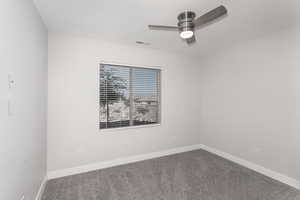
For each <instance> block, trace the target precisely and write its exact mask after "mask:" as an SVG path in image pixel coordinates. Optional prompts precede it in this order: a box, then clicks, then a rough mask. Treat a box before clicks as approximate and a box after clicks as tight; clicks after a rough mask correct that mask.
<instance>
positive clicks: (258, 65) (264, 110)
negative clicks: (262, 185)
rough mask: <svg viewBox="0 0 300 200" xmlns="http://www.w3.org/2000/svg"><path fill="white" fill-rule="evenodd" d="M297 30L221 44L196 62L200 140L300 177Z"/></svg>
mask: <svg viewBox="0 0 300 200" xmlns="http://www.w3.org/2000/svg"><path fill="white" fill-rule="evenodd" d="M299 34H300V31H299V29H297V28H296V27H293V28H292V27H291V28H290V29H286V30H284V31H282V32H276V33H273V34H269V35H266V36H265V37H260V38H258V39H256V40H252V41H248V42H244V43H242V44H239V45H235V46H232V47H228V48H226V49H225V50H224V51H221V52H218V53H216V54H215V55H211V56H210V57H208V58H206V59H205V60H203V59H202V60H201V61H200V63H201V65H200V66H199V75H200V77H199V80H200V82H199V90H198V91H199V93H201V98H200V99H199V103H200V110H199V113H200V115H199V124H200V126H199V131H200V133H201V142H202V143H203V144H205V145H208V146H211V147H214V148H216V149H219V150H222V151H225V152H227V153H230V154H232V155H235V156H238V157H240V158H243V159H246V160H248V161H251V162H254V163H256V164H259V165H262V166H264V167H266V168H269V169H272V170H275V171H277V172H281V173H283V174H285V175H288V176H290V177H292V178H296V179H298V180H300V156H299V152H300V145H299V144H300V134H299V133H300V123H299V122H300V79H299V77H300V68H299V65H300V57H299V52H300V39H299Z"/></svg>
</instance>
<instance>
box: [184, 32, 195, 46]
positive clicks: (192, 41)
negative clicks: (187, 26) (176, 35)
mask: <svg viewBox="0 0 300 200" xmlns="http://www.w3.org/2000/svg"><path fill="white" fill-rule="evenodd" d="M195 42H196V37H195V34H194V35H193V37H191V38H188V39H186V43H187V44H188V45H191V44H194V43H195Z"/></svg>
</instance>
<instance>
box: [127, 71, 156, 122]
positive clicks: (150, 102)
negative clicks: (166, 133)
mask: <svg viewBox="0 0 300 200" xmlns="http://www.w3.org/2000/svg"><path fill="white" fill-rule="evenodd" d="M132 70H133V71H132V98H133V117H132V118H133V125H145V124H153V123H158V122H159V95H158V94H159V76H158V70H153V69H144V68H133V69H132Z"/></svg>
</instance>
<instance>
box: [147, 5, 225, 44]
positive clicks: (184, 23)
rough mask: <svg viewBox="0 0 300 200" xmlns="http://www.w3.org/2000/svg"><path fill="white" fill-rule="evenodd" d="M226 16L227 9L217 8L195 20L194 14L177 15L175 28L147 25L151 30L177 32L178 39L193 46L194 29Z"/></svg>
mask: <svg viewBox="0 0 300 200" xmlns="http://www.w3.org/2000/svg"><path fill="white" fill-rule="evenodd" d="M226 14H227V9H226V8H225V6H219V7H217V8H215V9H213V10H211V11H209V12H207V13H206V14H204V15H202V16H200V17H198V18H196V19H195V17H196V14H195V13H194V12H192V11H185V12H182V13H180V14H179V15H178V17H177V19H178V24H177V26H163V25H148V27H149V29H151V30H164V31H179V34H180V37H181V38H182V39H184V40H185V41H186V42H187V44H193V43H195V42H196V37H195V34H194V31H195V29H198V28H200V27H203V26H204V25H208V24H210V23H211V22H214V21H215V20H217V19H220V18H221V17H223V16H225V15H226Z"/></svg>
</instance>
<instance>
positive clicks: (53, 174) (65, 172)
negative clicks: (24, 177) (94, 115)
mask: <svg viewBox="0 0 300 200" xmlns="http://www.w3.org/2000/svg"><path fill="white" fill-rule="evenodd" d="M198 149H203V150H206V151H208V152H210V153H213V154H216V155H218V156H221V157H223V158H225V159H227V160H230V161H232V162H234V163H237V164H239V165H242V166H244V167H246V168H249V169H251V170H254V171H256V172H258V173H261V174H263V175H265V176H268V177H270V178H273V179H275V180H277V181H280V182H282V183H285V184H287V185H290V186H292V187H294V188H297V189H300V181H298V180H296V179H294V178H291V177H288V176H286V175H283V174H281V173H278V172H275V171H273V170H270V169H267V168H265V167H262V166H260V165H257V164H255V163H252V162H249V161H247V160H244V159H241V158H239V157H236V156H233V155H231V154H229V153H226V152H223V151H220V150H217V149H214V148H211V147H208V146H206V145H203V144H197V145H191V146H185V147H178V148H175V149H169V150H163V151H159V152H153V153H148V154H142V155H137V156H129V157H126V158H118V159H115V160H111V161H104V162H99V163H93V164H88V165H82V166H78V167H72V168H67V169H62V170H55V171H49V172H48V179H54V178H60V177H64V176H69V175H74V174H80V173H84V172H89V171H94V170H98V169H104V168H109V167H114V166H118V165H124V164H128V163H133V162H138V161H143V160H148V159H152V158H158V157H162V156H168V155H172V154H177V153H183V152H187V151H193V150H198Z"/></svg>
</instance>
